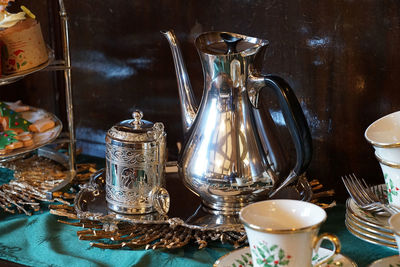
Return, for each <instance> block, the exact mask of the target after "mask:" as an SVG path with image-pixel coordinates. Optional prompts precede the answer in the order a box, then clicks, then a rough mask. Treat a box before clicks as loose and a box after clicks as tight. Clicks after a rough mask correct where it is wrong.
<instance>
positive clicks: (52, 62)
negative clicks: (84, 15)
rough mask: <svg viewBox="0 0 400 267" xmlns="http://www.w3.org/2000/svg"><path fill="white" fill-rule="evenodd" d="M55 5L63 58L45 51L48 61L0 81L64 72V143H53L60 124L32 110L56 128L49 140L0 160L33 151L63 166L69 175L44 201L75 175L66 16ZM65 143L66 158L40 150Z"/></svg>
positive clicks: (61, 7)
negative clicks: (65, 133)
mask: <svg viewBox="0 0 400 267" xmlns="http://www.w3.org/2000/svg"><path fill="white" fill-rule="evenodd" d="M58 3H59V16H60V22H61V27H60V30H61V39H62V40H61V42H62V46H63V57H62V59H55V58H54V53H53V52H52V51H51V50H49V60H48V61H47V62H45V63H43V64H41V65H39V66H37V67H35V68H32V69H30V70H26V71H24V72H20V73H18V74H13V75H6V76H2V77H0V85H6V84H10V83H13V82H16V81H18V80H20V79H22V78H24V77H25V76H27V75H30V74H33V73H35V72H37V71H41V70H49V71H63V72H64V80H65V99H66V112H67V121H68V128H67V129H68V132H67V136H68V139H66V140H65V139H63V140H56V139H57V138H58V136H59V134H60V133H61V128H62V126H61V121H60V120H59V119H58V118H57V117H56V116H55V115H53V114H51V113H49V112H46V111H44V110H41V109H36V108H32V109H31V111H32V112H42V113H45V115H46V116H50V117H51V118H52V119H53V120H54V121H55V122H56V127H55V130H53V132H52V133H51V134H49V136H47V137H45V138H42V139H40V141H39V142H37V143H36V145H35V146H33V147H30V148H21V149H18V150H16V151H15V152H14V151H13V152H12V153H10V154H7V155H3V156H0V162H4V161H12V160H15V159H17V158H19V157H23V156H25V155H26V154H28V153H31V152H32V151H35V150H37V151H38V155H41V156H46V157H49V158H51V159H53V160H55V161H58V162H59V163H61V164H63V165H66V167H67V168H69V175H68V176H67V178H66V179H65V180H64V182H62V183H60V184H58V185H57V186H56V187H54V188H53V189H51V190H50V191H49V192H48V195H47V197H48V198H50V199H51V198H52V197H53V192H56V191H59V190H60V189H62V188H63V187H65V186H67V185H68V184H70V182H71V181H72V180H73V179H74V177H75V175H76V140H75V129H74V114H73V103H72V88H71V87H72V85H71V57H70V48H69V31H68V17H67V12H66V10H65V6H64V1H63V0H58ZM65 141H66V142H67V143H68V157H67V158H65V157H64V156H63V155H60V154H58V152H56V151H51V150H50V149H47V148H43V146H45V145H47V144H50V143H54V142H65Z"/></svg>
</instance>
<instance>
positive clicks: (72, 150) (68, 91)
mask: <svg viewBox="0 0 400 267" xmlns="http://www.w3.org/2000/svg"><path fill="white" fill-rule="evenodd" d="M58 2H59V6H60V19H61V38H62V46H63V54H64V65H65V68H64V78H65V99H66V109H67V117H68V118H67V119H68V131H69V149H68V150H69V151H68V152H69V169H70V174H71V176H72V177H71V178H72V179H73V177H75V174H76V159H75V157H76V140H75V127H74V109H73V103H72V88H71V87H72V86H71V56H70V51H69V32H68V17H67V12H66V10H65V6H64V1H63V0H59V1H58Z"/></svg>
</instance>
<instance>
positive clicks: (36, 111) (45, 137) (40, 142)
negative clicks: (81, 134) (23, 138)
mask: <svg viewBox="0 0 400 267" xmlns="http://www.w3.org/2000/svg"><path fill="white" fill-rule="evenodd" d="M5 103H6V104H7V102H5ZM20 113H21V115H22V117H23V118H24V119H26V120H28V121H29V122H35V121H36V120H38V119H41V118H50V119H51V120H53V121H54V122H55V126H54V127H53V128H52V129H50V130H48V131H45V132H43V133H32V137H33V142H34V145H33V146H30V147H21V148H18V149H14V150H12V151H11V152H10V153H7V154H5V155H0V162H4V161H9V160H14V159H16V158H18V157H21V156H23V155H25V154H27V153H29V152H32V151H34V150H36V149H38V148H40V147H42V146H45V145H47V144H50V143H51V142H53V141H54V140H55V139H56V138H57V137H58V136H59V135H60V133H61V130H62V123H61V121H60V120H59V119H58V118H57V117H56V116H55V115H54V114H52V113H50V112H47V111H45V110H43V109H40V108H35V107H29V110H28V111H23V112H20Z"/></svg>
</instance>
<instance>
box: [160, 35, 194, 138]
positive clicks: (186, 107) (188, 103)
mask: <svg viewBox="0 0 400 267" xmlns="http://www.w3.org/2000/svg"><path fill="white" fill-rule="evenodd" d="M161 33H162V34H163V35H164V36H165V38H167V40H168V42H169V45H170V47H171V51H172V57H173V59H174V65H175V72H176V79H177V81H178V89H179V100H180V104H181V110H182V123H183V132H184V135H185V137H186V134H187V132H188V131H189V130H190V128H191V126H192V124H193V122H194V120H195V118H196V114H197V109H198V106H197V103H196V99H195V97H194V95H193V90H192V85H191V84H190V80H189V76H188V73H187V70H186V66H185V62H184V61H183V57H182V53H181V49H180V48H179V44H178V39H177V38H176V35H175V33H174V31H173V30H167V31H161Z"/></svg>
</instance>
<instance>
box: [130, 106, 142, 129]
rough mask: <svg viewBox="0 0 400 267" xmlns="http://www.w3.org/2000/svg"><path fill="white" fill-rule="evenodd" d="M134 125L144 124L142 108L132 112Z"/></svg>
mask: <svg viewBox="0 0 400 267" xmlns="http://www.w3.org/2000/svg"><path fill="white" fill-rule="evenodd" d="M132 118H133V121H132V126H134V127H135V126H138V125H141V124H143V122H142V118H143V112H142V111H141V110H138V109H137V110H135V111H134V112H132Z"/></svg>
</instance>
